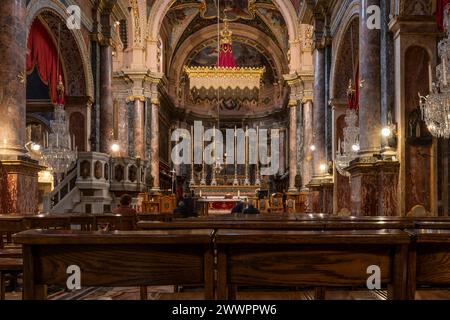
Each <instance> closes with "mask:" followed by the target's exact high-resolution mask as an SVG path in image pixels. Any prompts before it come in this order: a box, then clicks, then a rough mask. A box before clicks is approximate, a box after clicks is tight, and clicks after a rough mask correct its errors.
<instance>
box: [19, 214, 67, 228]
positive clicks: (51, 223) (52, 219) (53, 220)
mask: <svg viewBox="0 0 450 320" xmlns="http://www.w3.org/2000/svg"><path fill="white" fill-rule="evenodd" d="M25 223H26V225H27V228H28V229H60V230H69V229H70V216H69V215H45V214H40V215H37V216H30V217H26V218H25Z"/></svg>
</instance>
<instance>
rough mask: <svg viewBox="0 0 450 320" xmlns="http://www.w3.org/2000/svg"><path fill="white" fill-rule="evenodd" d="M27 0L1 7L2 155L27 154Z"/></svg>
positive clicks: (8, 1)
mask: <svg viewBox="0 0 450 320" xmlns="http://www.w3.org/2000/svg"><path fill="white" fill-rule="evenodd" d="M25 18H26V5H25V0H3V1H2V2H1V5H0V29H1V32H0V57H1V62H2V63H1V64H0V112H1V116H0V128H1V129H0V154H1V155H3V156H5V155H9V156H16V157H17V156H19V155H23V154H24V153H25V149H24V146H25V123H26V120H25V117H26V87H25V80H26V72H25V69H26V67H25V58H26V56H25V54H26V51H27V38H26V37H27V30H26V23H25Z"/></svg>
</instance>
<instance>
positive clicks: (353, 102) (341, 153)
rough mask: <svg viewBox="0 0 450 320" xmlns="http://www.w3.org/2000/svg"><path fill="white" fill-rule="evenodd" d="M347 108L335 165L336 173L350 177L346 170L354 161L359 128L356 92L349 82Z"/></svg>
mask: <svg viewBox="0 0 450 320" xmlns="http://www.w3.org/2000/svg"><path fill="white" fill-rule="evenodd" d="M347 96H348V102H349V106H348V108H347V111H346V112H345V124H346V127H345V128H344V129H343V135H344V141H342V142H341V140H340V139H339V141H338V150H337V152H336V159H335V165H336V169H337V171H338V172H339V173H340V174H341V175H343V176H347V177H349V176H350V173H349V172H348V171H347V170H346V168H348V166H349V165H350V162H351V161H353V160H355V159H356V158H357V156H358V151H359V126H358V103H357V94H356V90H355V89H354V88H353V85H352V81H351V80H350V82H349V86H348V90H347Z"/></svg>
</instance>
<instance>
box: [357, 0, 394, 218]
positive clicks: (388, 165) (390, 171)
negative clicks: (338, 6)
mask: <svg viewBox="0 0 450 320" xmlns="http://www.w3.org/2000/svg"><path fill="white" fill-rule="evenodd" d="M362 4H363V5H362V6H361V9H360V10H361V17H366V18H363V19H361V25H360V38H359V48H360V56H361V59H360V62H359V68H360V77H361V80H362V81H363V83H362V87H361V88H360V93H359V100H360V101H359V105H360V107H359V128H360V137H359V140H360V148H361V151H360V152H359V159H357V161H355V162H353V163H352V164H351V165H350V167H349V168H348V171H349V172H350V174H351V178H350V179H351V180H350V184H351V210H352V214H354V215H357V216H374V215H378V216H386V215H387V216H389V215H396V214H397V207H398V203H397V183H398V163H397V162H394V161H382V160H380V159H379V156H378V155H379V154H380V149H381V64H380V48H381V37H380V30H377V29H369V28H368V26H367V18H368V15H367V14H366V11H367V8H368V7H369V6H372V5H377V6H379V4H380V1H379V0H366V1H364V2H362Z"/></svg>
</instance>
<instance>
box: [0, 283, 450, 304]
mask: <svg viewBox="0 0 450 320" xmlns="http://www.w3.org/2000/svg"><path fill="white" fill-rule="evenodd" d="M147 291H148V300H203V294H202V291H201V288H198V289H195V288H189V289H185V290H175V287H174V286H159V287H148V289H147ZM21 298H22V292H21V286H20V283H19V286H18V287H17V289H16V291H7V293H6V299H7V300H20V299H21ZM139 298H140V296H139V288H137V287H124V288H106V287H99V288H83V289H81V290H77V291H74V292H67V291H65V290H63V289H61V288H58V287H50V288H49V299H51V300H138V299H139ZM386 298H387V293H386V291H383V290H375V291H368V290H351V291H350V290H329V291H327V292H326V300H385V299H386ZM237 299H238V300H313V299H314V291H313V290H298V291H294V290H270V291H269V290H266V291H265V290H242V291H239V292H238V294H237ZM416 299H418V300H450V289H448V290H422V291H419V292H418V293H417V295H416Z"/></svg>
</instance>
